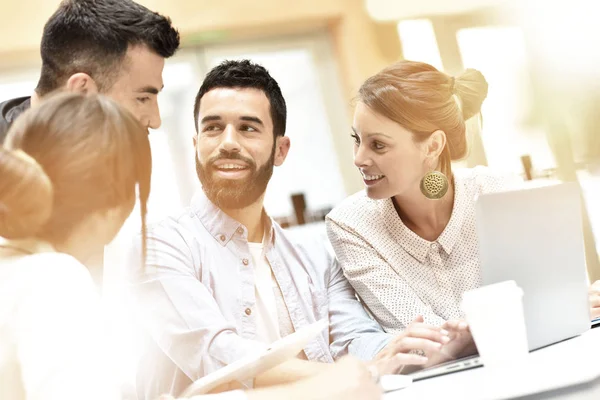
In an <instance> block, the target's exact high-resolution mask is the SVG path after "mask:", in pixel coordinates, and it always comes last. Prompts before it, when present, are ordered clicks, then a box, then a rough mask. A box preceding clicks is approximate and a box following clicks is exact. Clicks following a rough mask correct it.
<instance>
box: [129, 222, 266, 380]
mask: <svg viewBox="0 0 600 400" xmlns="http://www.w3.org/2000/svg"><path fill="white" fill-rule="evenodd" d="M186 239H187V240H186ZM191 240H194V239H192V238H185V239H184V233H182V232H180V231H178V230H177V229H175V228H173V227H161V228H160V229H155V230H152V231H150V232H149V233H148V242H147V257H146V263H145V268H143V271H140V272H139V274H136V276H134V278H133V279H134V285H133V294H134V300H135V303H136V311H137V314H138V317H139V318H140V320H141V321H140V322H141V323H142V325H143V326H144V328H145V329H146V330H147V332H148V333H149V334H150V336H151V337H152V339H153V340H154V341H155V342H156V344H157V345H158V347H159V348H160V349H161V350H162V351H163V352H164V353H165V354H166V355H167V356H168V357H169V358H170V359H171V360H172V361H173V362H174V363H175V365H177V367H178V368H179V369H181V370H182V371H183V372H184V373H185V374H186V375H187V376H188V378H190V379H191V380H192V381H194V380H196V379H199V378H201V377H203V376H204V375H206V374H207V373H210V372H212V371H213V370H215V369H218V368H221V367H223V366H225V365H228V364H230V363H232V362H234V361H236V360H239V359H240V358H243V357H244V356H247V355H250V354H255V353H256V352H258V351H261V350H263V349H265V346H264V345H263V344H261V343H259V342H256V341H253V340H248V339H244V338H242V337H241V336H239V335H238V333H237V332H236V328H235V326H234V325H233V324H232V323H231V322H229V321H227V320H226V319H225V317H224V316H223V314H222V313H221V311H220V309H219V307H218V305H217V303H216V301H215V300H214V298H213V297H212V292H211V289H210V288H208V287H206V286H205V285H204V284H203V283H202V282H201V281H200V280H199V278H198V275H197V272H196V271H197V268H196V267H195V265H196V264H197V263H199V260H198V259H196V260H195V259H194V255H193V251H192V249H191V248H190V246H189V245H188V241H191ZM138 242H139V241H138V240H136V241H135V243H138ZM196 253H197V251H196ZM130 255H131V256H132V257H135V259H137V260H139V257H140V252H139V245H138V246H137V247H134V248H133V249H132V251H131V253H130ZM198 269H199V268H198Z"/></svg>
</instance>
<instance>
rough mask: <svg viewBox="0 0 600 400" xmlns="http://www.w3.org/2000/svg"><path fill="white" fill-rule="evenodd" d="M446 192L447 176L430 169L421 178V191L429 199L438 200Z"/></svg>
mask: <svg viewBox="0 0 600 400" xmlns="http://www.w3.org/2000/svg"><path fill="white" fill-rule="evenodd" d="M446 192H448V178H447V177H446V175H444V174H442V173H441V172H439V171H431V172H428V173H426V174H425V176H424V177H423V178H422V179H421V193H423V195H424V196H425V197H427V198H428V199H431V200H439V199H441V198H442V197H444V195H445V194H446Z"/></svg>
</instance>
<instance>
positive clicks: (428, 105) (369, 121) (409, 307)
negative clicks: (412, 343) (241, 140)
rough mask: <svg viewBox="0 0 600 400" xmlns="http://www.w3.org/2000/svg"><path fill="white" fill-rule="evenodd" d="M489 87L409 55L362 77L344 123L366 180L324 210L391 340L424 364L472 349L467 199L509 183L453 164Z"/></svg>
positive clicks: (473, 260)
mask: <svg viewBox="0 0 600 400" xmlns="http://www.w3.org/2000/svg"><path fill="white" fill-rule="evenodd" d="M487 92H488V84H487V82H486V80H485V78H484V76H483V75H482V74H481V73H480V72H479V71H477V70H473V69H468V70H466V71H465V72H464V73H463V74H461V75H459V76H457V77H452V76H449V75H448V74H445V73H443V72H440V71H438V70H437V69H436V68H434V67H432V66H431V65H428V64H425V63H421V62H414V61H400V62H397V63H395V64H393V65H391V66H389V67H387V68H385V69H384V70H382V71H381V72H379V73H378V74H376V75H374V76H372V77H370V78H369V79H367V81H366V82H365V83H364V84H363V85H362V86H361V88H360V90H359V92H358V102H357V105H356V110H355V113H354V121H353V126H352V133H351V136H352V139H353V140H354V164H355V166H356V167H357V168H358V169H359V171H360V173H361V175H362V177H363V180H364V183H365V191H363V192H360V193H357V194H355V195H353V196H351V197H349V198H348V199H346V200H345V201H344V202H343V203H342V204H341V205H340V206H338V207H337V208H335V209H334V210H333V211H332V212H331V213H330V214H329V215H328V217H327V231H328V235H329V239H330V241H331V243H332V245H333V247H334V249H335V252H336V255H337V258H338V260H339V262H340V263H341V265H342V268H343V270H344V273H345V275H346V276H347V277H348V279H349V281H350V283H351V284H352V286H353V287H354V289H355V290H356V292H357V293H358V295H359V296H360V298H361V299H362V301H363V303H364V305H365V307H366V308H367V309H368V310H369V311H370V312H371V314H372V315H373V316H374V317H375V319H376V320H377V321H378V322H379V323H380V324H381V325H382V327H383V328H384V329H385V330H386V331H387V332H390V333H394V334H398V335H397V336H396V338H395V339H393V340H397V341H399V343H400V342H401V341H402V340H406V338H417V339H419V340H421V341H422V344H423V346H422V348H423V352H424V353H425V355H426V356H427V357H428V360H429V362H428V364H427V365H432V364H436V363H439V362H442V361H446V360H449V359H452V358H454V357H457V356H461V355H464V354H466V353H470V352H474V351H475V348H474V345H473V343H472V339H471V336H470V334H469V332H468V327H467V325H466V323H465V322H463V321H462V320H461V318H462V313H461V310H460V299H461V294H462V293H463V292H464V291H466V290H469V289H473V288H475V287H477V286H479V285H480V272H479V259H478V251H477V237H476V232H475V199H476V197H477V196H478V195H479V194H482V193H488V192H495V191H500V190H504V189H507V188H509V187H510V186H513V185H514V184H515V183H516V182H514V181H513V179H510V178H507V177H504V176H501V175H499V174H495V173H493V172H492V171H490V170H489V169H488V168H484V167H476V168H472V169H466V170H461V171H457V172H454V171H452V166H451V162H452V161H454V160H460V159H462V158H464V157H465V156H466V155H467V154H468V141H467V135H466V121H467V120H469V119H470V118H472V117H475V116H477V115H479V114H480V110H481V105H482V103H483V101H484V100H485V98H486V96H487ZM511 181H513V182H511ZM409 340H410V339H409Z"/></svg>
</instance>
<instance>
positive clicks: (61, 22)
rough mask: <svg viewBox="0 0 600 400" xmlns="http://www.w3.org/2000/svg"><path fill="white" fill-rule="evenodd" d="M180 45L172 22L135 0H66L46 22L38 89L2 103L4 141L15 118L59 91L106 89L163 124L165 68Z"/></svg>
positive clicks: (0, 135) (152, 123)
mask: <svg viewBox="0 0 600 400" xmlns="http://www.w3.org/2000/svg"><path fill="white" fill-rule="evenodd" d="M178 47H179V33H178V32H177V30H176V29H175V28H173V26H172V25H171V21H170V20H169V19H168V18H166V17H163V16H162V15H159V14H157V13H155V12H153V11H150V10H148V9H147V8H146V7H144V6H141V5H139V4H137V3H135V2H133V1H131V0H103V1H96V0H64V1H63V2H61V3H60V5H59V7H58V10H56V12H55V13H54V14H53V15H52V16H51V17H50V19H49V20H48V22H47V23H46V25H45V26H44V31H43V35H42V43H41V56H42V71H41V75H40V80H39V82H38V85H37V87H36V89H35V93H34V94H33V95H32V96H31V97H21V98H16V99H12V100H9V101H6V102H4V103H2V104H0V143H1V142H3V141H4V137H5V135H6V132H7V131H8V128H9V127H10V125H11V124H12V122H13V121H14V120H15V118H17V117H18V116H19V115H20V114H21V113H22V112H23V111H25V110H26V109H28V108H29V107H32V106H33V107H35V105H36V104H37V103H38V102H39V101H41V100H42V99H43V98H44V96H46V95H48V94H50V93H51V92H54V91H60V90H68V91H77V92H84V93H95V92H100V93H103V94H105V95H107V96H109V97H111V98H112V99H114V100H115V101H117V102H118V103H119V104H121V105H122V106H124V107H125V108H126V109H127V110H129V111H130V112H131V113H133V115H135V116H136V117H137V118H138V120H139V121H140V122H141V123H142V124H143V126H145V127H147V128H153V129H156V128H158V127H159V126H160V123H161V121H160V114H159V110H158V102H157V95H158V93H159V92H160V91H161V89H162V87H163V81H162V71H163V68H164V63H165V59H166V58H169V57H171V56H172V55H173V54H175V52H176V51H177V49H178Z"/></svg>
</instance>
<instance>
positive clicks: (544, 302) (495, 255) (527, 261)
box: [412, 183, 590, 381]
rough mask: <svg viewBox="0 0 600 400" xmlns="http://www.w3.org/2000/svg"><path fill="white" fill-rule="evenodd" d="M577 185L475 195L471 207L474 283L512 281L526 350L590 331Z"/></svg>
mask: <svg viewBox="0 0 600 400" xmlns="http://www.w3.org/2000/svg"><path fill="white" fill-rule="evenodd" d="M581 203H582V198H581V193H580V189H579V186H578V184H577V183H561V184H557V185H552V186H544V187H537V188H531V189H524V190H519V191H511V192H501V193H491V194H485V195H481V196H480V197H479V199H478V200H477V204H476V220H477V235H478V239H479V256H480V260H481V274H482V284H483V285H488V284H492V283H497V282H502V281H506V280H514V281H516V282H517V285H519V286H520V287H521V288H522V289H523V292H524V296H523V305H524V311H525V324H526V326H527V336H528V341H529V349H530V350H536V349H539V348H542V347H544V346H548V345H551V344H554V343H557V342H560V341H562V340H566V339H569V338H572V337H574V336H577V335H580V334H581V333H583V332H585V331H587V330H588V329H590V315H589V303H588V283H587V273H586V263H585V251H584V241H583V228H582V212H581ZM480 366H482V364H481V362H480V360H479V358H478V357H469V358H465V359H461V360H457V361H453V362H449V363H446V364H442V365H438V366H437V367H432V368H428V369H425V370H421V371H418V372H415V373H414V374H412V377H413V380H415V381H417V380H421V379H425V378H431V377H434V376H438V375H444V374H448V373H452V372H457V371H461V370H465V369H470V368H476V367H480Z"/></svg>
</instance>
